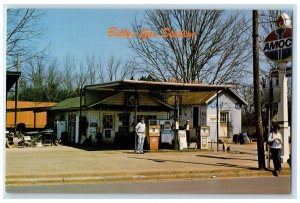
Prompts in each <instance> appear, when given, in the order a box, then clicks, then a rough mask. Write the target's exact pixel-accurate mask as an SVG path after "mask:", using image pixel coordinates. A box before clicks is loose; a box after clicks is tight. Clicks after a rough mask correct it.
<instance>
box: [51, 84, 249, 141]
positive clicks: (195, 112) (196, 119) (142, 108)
mask: <svg viewBox="0 0 300 203" xmlns="http://www.w3.org/2000/svg"><path fill="white" fill-rule="evenodd" d="M231 87H232V85H205V84H187V83H171V82H147V81H133V80H122V81H113V82H109V83H103V84H95V85H88V86H85V87H84V88H83V94H82V97H81V98H80V97H76V98H70V99H67V100H65V101H62V102H60V103H58V104H56V105H55V106H53V107H51V108H49V111H48V115H51V118H49V121H50V122H51V123H53V126H54V128H56V127H55V125H56V126H60V125H61V126H65V127H63V129H64V130H63V131H65V133H64V136H62V139H64V140H65V141H66V142H68V143H69V144H81V143H83V140H84V139H89V140H97V141H100V142H106V143H114V142H115V141H116V139H117V140H118V141H119V142H121V143H131V144H133V143H134V125H135V124H136V120H135V117H137V120H138V121H139V118H140V117H141V116H144V117H145V118H146V121H148V120H150V119H153V120H157V122H156V124H155V125H160V126H161V128H162V129H163V125H164V122H165V121H167V122H168V123H171V124H172V123H173V122H174V112H176V111H177V110H176V108H177V106H176V105H175V100H176V99H175V97H176V98H177V100H178V98H179V97H178V94H180V95H181V96H182V102H181V115H180V125H181V126H184V124H185V122H186V120H190V121H191V126H192V128H191V131H194V130H195V129H196V127H197V126H210V137H209V140H213V139H215V141H216V126H217V119H216V117H217V108H216V95H217V92H219V126H220V128H219V137H224V138H228V139H230V137H231V136H232V134H234V133H240V132H241V110H240V108H241V106H242V105H246V104H247V103H246V102H245V101H244V100H243V99H242V98H241V97H239V96H238V95H237V94H236V93H235V92H234V91H233V90H231V89H230V88H231ZM176 95H177V96H176ZM80 99H81V101H80ZM80 117H81V119H80ZM59 131H60V132H61V131H62V130H59ZM57 136H58V137H60V135H57Z"/></svg>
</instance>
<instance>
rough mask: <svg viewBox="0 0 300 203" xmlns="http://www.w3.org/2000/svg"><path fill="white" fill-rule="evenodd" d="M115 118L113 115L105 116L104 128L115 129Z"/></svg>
mask: <svg viewBox="0 0 300 203" xmlns="http://www.w3.org/2000/svg"><path fill="white" fill-rule="evenodd" d="M113 123H114V116H113V115H111V114H106V115H103V128H104V129H105V128H113V126H114V125H113Z"/></svg>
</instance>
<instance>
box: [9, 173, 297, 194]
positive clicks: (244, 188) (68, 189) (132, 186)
mask: <svg viewBox="0 0 300 203" xmlns="http://www.w3.org/2000/svg"><path fill="white" fill-rule="evenodd" d="M6 192H7V193H6V194H5V195H6V196H7V197H8V198H51V197H53V198H63V197H66V198H68V197H69V198H77V197H78V195H79V196H80V198H95V197H100V198H101V197H102V198H108V197H111V198H114V197H119V195H130V194H135V195H134V197H135V198H138V197H139V198H144V197H145V198H146V197H149V195H159V196H158V197H163V196H161V195H171V196H169V197H172V198H173V197H176V198H180V197H182V198H183V197H185V198H186V197H188V198H193V197H194V198H197V197H201V195H204V196H203V197H208V198H214V197H217V196H211V195H219V194H231V195H238V196H236V197H239V198H240V197H241V196H239V195H241V194H247V195H252V196H247V197H253V198H257V197H260V196H261V195H271V196H272V195H276V198H278V195H282V196H283V197H286V198H288V197H290V193H291V179H290V177H289V176H283V177H252V178H216V179H205V180H177V181H147V182H127V183H125V182H119V183H117V182H115V183H100V184H60V185H31V186H7V187H6ZM84 194H88V195H84ZM187 194H190V195H192V196H182V195H187ZM99 195H100V196H99ZM199 195H200V196H199ZM205 195H209V196H205ZM271 196H270V197H271ZM128 197H130V196H128ZM131 197H133V196H131ZM273 198H274V196H273Z"/></svg>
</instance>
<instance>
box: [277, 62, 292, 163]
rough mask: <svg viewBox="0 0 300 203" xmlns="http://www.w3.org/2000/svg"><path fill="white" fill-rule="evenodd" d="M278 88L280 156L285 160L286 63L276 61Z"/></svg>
mask: <svg viewBox="0 0 300 203" xmlns="http://www.w3.org/2000/svg"><path fill="white" fill-rule="evenodd" d="M278 73H279V76H278V77H279V88H280V90H281V94H280V102H279V103H278V123H279V124H280V134H281V135H282V139H283V145H282V151H281V158H282V161H283V162H286V161H287V160H288V158H289V134H290V133H289V124H288V97H287V92H288V91H287V78H286V63H278Z"/></svg>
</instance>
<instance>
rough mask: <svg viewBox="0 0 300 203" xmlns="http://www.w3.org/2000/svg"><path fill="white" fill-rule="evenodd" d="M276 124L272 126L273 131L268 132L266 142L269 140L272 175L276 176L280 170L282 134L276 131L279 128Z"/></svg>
mask: <svg viewBox="0 0 300 203" xmlns="http://www.w3.org/2000/svg"><path fill="white" fill-rule="evenodd" d="M279 129H280V128H279V126H278V125H274V126H273V132H271V133H270V135H269V137H268V142H271V143H272V144H271V145H270V151H271V154H272V159H273V165H274V175H275V176H278V174H279V173H280V171H281V156H280V154H281V143H282V142H283V141H282V136H281V134H280V133H279V132H278V130H279Z"/></svg>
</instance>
